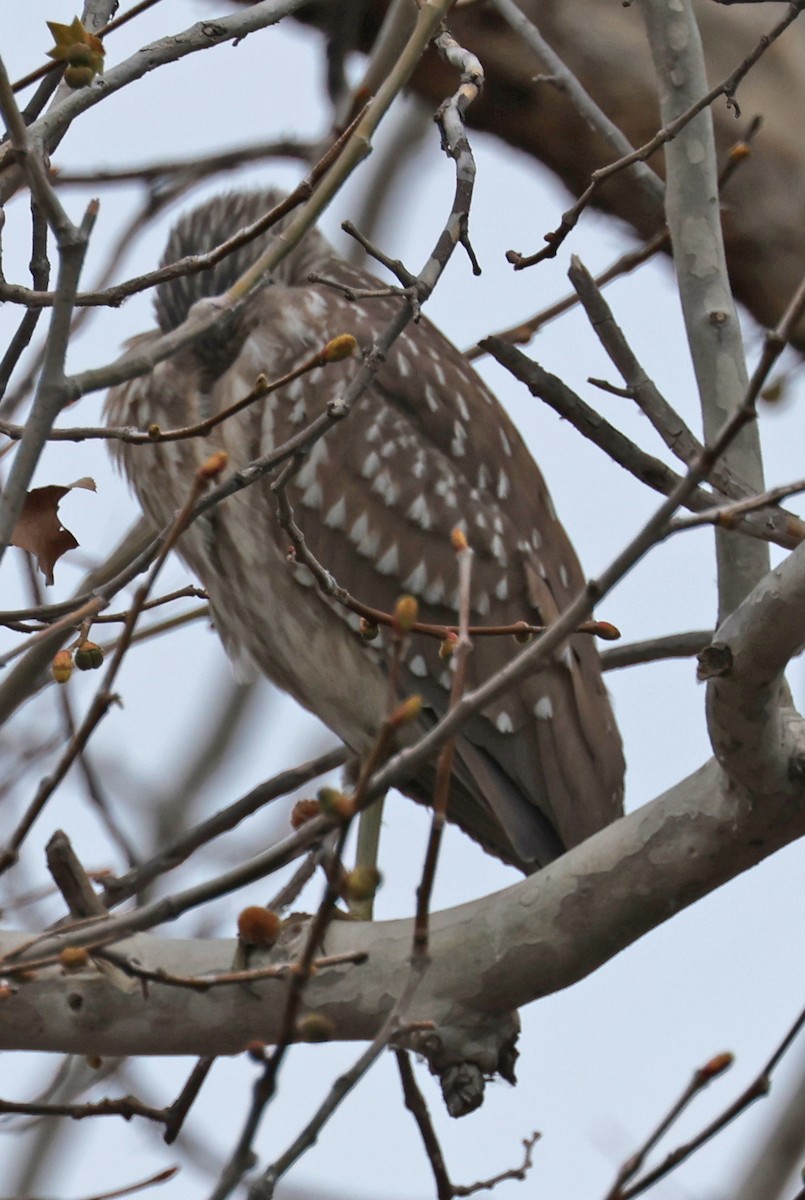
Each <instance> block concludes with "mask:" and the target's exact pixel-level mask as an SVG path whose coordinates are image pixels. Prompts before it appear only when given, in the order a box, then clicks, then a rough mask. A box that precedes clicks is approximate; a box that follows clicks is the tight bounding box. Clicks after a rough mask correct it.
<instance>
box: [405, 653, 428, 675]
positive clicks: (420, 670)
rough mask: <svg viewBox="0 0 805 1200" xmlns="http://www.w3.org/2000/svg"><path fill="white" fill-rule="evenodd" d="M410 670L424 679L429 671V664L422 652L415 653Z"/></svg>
mask: <svg viewBox="0 0 805 1200" xmlns="http://www.w3.org/2000/svg"><path fill="white" fill-rule="evenodd" d="M408 670H409V671H410V672H411V674H412V675H416V677H417V678H418V679H424V678H425V676H426V675H427V673H428V665H427V663H426V662H425V660H424V658H423V657H422V655H421V654H415V655H414V657H413V658H412V659H411V661H410V662H409V664H408Z"/></svg>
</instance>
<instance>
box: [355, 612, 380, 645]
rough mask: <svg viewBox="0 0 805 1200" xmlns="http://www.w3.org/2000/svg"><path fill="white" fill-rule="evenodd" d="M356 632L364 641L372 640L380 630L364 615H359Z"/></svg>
mask: <svg viewBox="0 0 805 1200" xmlns="http://www.w3.org/2000/svg"><path fill="white" fill-rule="evenodd" d="M358 632H359V633H360V635H361V637H362V638H363V640H364V641H365V642H373V641H374V640H375V638H376V637H377V635H378V634H379V633H380V630H379V628H378V626H377V624H376V623H375V622H374V621H367V619H366V617H361V623H360V625H359V626H358Z"/></svg>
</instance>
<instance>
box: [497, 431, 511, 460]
mask: <svg viewBox="0 0 805 1200" xmlns="http://www.w3.org/2000/svg"><path fill="white" fill-rule="evenodd" d="M498 433H499V434H500V444H501V445H502V447H503V452H504V454H507V455H508V457H509V458H511V456H512V445H511V442H510V441H509V439H508V438H507V437H506V434H505V433H504V432H503V430H502V429H498Z"/></svg>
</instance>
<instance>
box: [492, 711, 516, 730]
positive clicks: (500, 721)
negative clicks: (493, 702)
mask: <svg viewBox="0 0 805 1200" xmlns="http://www.w3.org/2000/svg"><path fill="white" fill-rule="evenodd" d="M495 724H496V725H497V727H498V729H499V730H500V732H501V733H512V732H513V730H514V726H513V725H512V719H511V717H510V716H509V714H508V713H507V712H500V713H498V715H497V718H496V720H495Z"/></svg>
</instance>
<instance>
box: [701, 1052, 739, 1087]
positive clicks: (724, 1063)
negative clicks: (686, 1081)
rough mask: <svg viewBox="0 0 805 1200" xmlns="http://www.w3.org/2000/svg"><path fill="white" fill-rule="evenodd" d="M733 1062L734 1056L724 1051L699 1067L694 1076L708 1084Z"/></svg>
mask: <svg viewBox="0 0 805 1200" xmlns="http://www.w3.org/2000/svg"><path fill="white" fill-rule="evenodd" d="M734 1061H735V1055H734V1054H731V1053H730V1051H729V1050H725V1051H724V1052H723V1053H721V1054H714V1055H713V1057H712V1058H711V1059H710V1061H709V1062H706V1063H705V1064H704V1066H703V1067H699V1070H698V1071H697V1072H696V1074H697V1076H698V1077H699V1079H700V1080H702V1081H703V1082H707V1083H709V1082H710V1080H711V1079H715V1078H716V1077H717V1076H719V1075H721V1074H723V1072H724V1071H726V1070H728V1069H729V1068H730V1067H731V1066H732V1064H733V1062H734Z"/></svg>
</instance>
